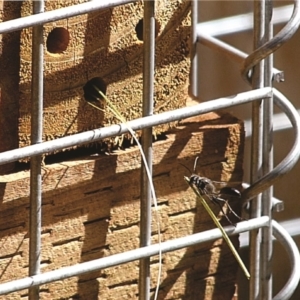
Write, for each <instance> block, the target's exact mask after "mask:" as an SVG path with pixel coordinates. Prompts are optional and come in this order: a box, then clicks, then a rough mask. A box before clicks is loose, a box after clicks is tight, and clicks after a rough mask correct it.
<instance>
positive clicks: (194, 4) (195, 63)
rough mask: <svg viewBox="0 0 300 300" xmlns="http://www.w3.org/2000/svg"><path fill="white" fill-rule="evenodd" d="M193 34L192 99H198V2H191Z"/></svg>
mask: <svg viewBox="0 0 300 300" xmlns="http://www.w3.org/2000/svg"><path fill="white" fill-rule="evenodd" d="M191 5H192V7H191V11H192V32H191V74H190V91H189V94H190V96H192V97H195V98H198V94H199V91H198V55H197V23H198V0H192V1H191Z"/></svg>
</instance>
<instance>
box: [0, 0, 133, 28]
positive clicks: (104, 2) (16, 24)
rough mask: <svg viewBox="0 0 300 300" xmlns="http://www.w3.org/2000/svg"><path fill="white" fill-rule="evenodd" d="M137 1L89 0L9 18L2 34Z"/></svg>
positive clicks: (3, 24)
mask: <svg viewBox="0 0 300 300" xmlns="http://www.w3.org/2000/svg"><path fill="white" fill-rule="evenodd" d="M132 2H137V0H101V1H98V0H97V1H88V2H85V3H81V4H77V5H73V6H69V7H64V8H59V9H55V10H51V11H47V12H44V13H41V14H37V15H31V16H25V17H22V18H18V19H14V20H9V21H6V22H2V23H0V34H2V33H6V32H12V31H16V30H21V29H23V28H27V27H32V26H36V25H43V24H45V23H50V22H54V21H58V20H62V19H67V18H71V17H75V16H78V15H82V14H87V13H89V12H92V11H96V10H100V9H106V8H112V7H115V6H119V5H123V4H127V3H132Z"/></svg>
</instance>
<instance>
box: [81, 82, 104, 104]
mask: <svg viewBox="0 0 300 300" xmlns="http://www.w3.org/2000/svg"><path fill="white" fill-rule="evenodd" d="M106 87H107V86H106V83H105V82H104V80H103V79H102V78H101V77H94V78H92V79H91V80H89V81H88V82H87V83H86V84H85V85H84V86H83V92H84V99H85V100H86V101H88V102H98V101H99V100H103V97H102V96H101V94H100V93H99V91H101V93H102V94H103V95H106Z"/></svg>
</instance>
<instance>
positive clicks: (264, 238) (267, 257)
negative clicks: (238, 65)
mask: <svg viewBox="0 0 300 300" xmlns="http://www.w3.org/2000/svg"><path fill="white" fill-rule="evenodd" d="M272 11H273V5H272V0H265V34H264V36H265V38H264V42H267V41H269V40H270V39H272V37H273V27H272ZM272 69H273V55H270V56H268V58H266V59H265V72H264V86H266V87H267V86H268V87H270V86H272ZM272 116H273V99H269V100H268V101H264V120H263V124H264V126H263V174H267V173H269V172H271V171H272V169H273V120H272ZM272 196H273V189H272V188H269V189H268V190H266V191H264V192H263V195H262V215H263V216H269V217H270V224H269V227H265V228H262V230H261V234H262V235H261V256H260V258H261V266H260V269H261V274H260V277H261V299H263V300H271V299H272V270H271V260H272V252H273V247H272V246H273V245H272V221H271V218H272V212H271V209H272Z"/></svg>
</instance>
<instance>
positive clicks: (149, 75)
mask: <svg viewBox="0 0 300 300" xmlns="http://www.w3.org/2000/svg"><path fill="white" fill-rule="evenodd" d="M143 41H144V59H143V116H150V115H152V114H153V93H154V91H153V90H154V88H153V84H154V55H155V1H153V0H151V1H150V0H148V1H145V2H144V20H143ZM142 147H143V150H144V153H145V157H146V160H147V163H148V166H149V168H150V174H152V128H146V129H143V131H142ZM151 200H152V197H151V189H150V184H149V180H148V177H147V173H146V170H145V166H144V164H143V162H142V169H141V226H140V232H141V233H140V246H141V247H143V246H148V245H150V244H151V202H152V201H151ZM139 299H143V300H148V299H150V258H145V259H141V260H140V274H139Z"/></svg>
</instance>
